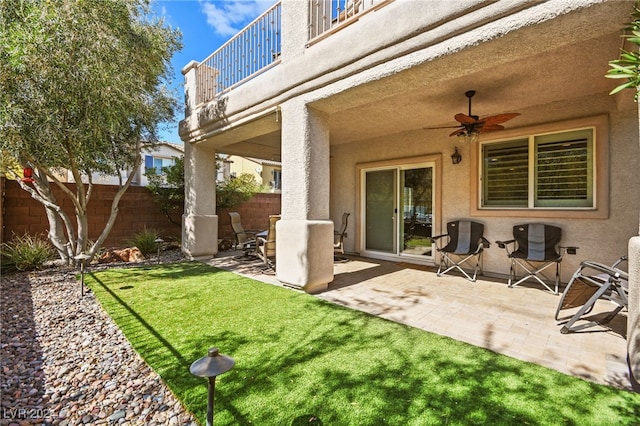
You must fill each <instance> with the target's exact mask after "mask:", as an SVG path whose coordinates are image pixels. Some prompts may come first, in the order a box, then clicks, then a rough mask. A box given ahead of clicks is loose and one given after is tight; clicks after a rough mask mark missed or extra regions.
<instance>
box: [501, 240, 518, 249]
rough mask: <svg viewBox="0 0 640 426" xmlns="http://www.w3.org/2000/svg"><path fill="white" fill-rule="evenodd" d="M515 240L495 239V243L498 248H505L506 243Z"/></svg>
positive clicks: (511, 242)
mask: <svg viewBox="0 0 640 426" xmlns="http://www.w3.org/2000/svg"><path fill="white" fill-rule="evenodd" d="M515 242H516V240H506V241H496V244H497V245H498V247H500V248H507V245H509V244H513V243H515Z"/></svg>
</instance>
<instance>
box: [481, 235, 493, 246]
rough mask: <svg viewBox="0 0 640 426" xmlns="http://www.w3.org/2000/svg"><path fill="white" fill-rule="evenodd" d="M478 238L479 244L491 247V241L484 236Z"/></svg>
mask: <svg viewBox="0 0 640 426" xmlns="http://www.w3.org/2000/svg"><path fill="white" fill-rule="evenodd" d="M480 239H481V240H482V243H481V245H482V247H483V248H489V247H491V243H490V242H489V240H487V239H486V238H485V237H481V238H480Z"/></svg>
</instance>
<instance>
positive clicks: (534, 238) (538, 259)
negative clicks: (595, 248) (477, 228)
mask: <svg viewBox="0 0 640 426" xmlns="http://www.w3.org/2000/svg"><path fill="white" fill-rule="evenodd" d="M561 239H562V229H561V228H559V227H557V226H553V225H547V224H544V223H528V224H523V225H516V226H514V227H513V239H511V240H506V241H496V244H498V247H500V248H503V249H505V250H506V251H507V256H508V258H509V259H510V261H511V267H510V270H509V282H508V286H509V287H515V286H517V285H519V284H522V283H523V282H525V281H527V280H529V279H531V278H533V279H535V280H536V281H538V282H539V283H540V284H542V285H543V286H544V287H545V288H546V289H547V290H549V291H550V292H552V293H553V294H558V286H559V285H560V271H561V269H560V265H561V263H562V258H563V257H564V254H565V252H566V253H568V254H576V250H577V249H578V247H573V246H567V247H563V246H560V240H561ZM510 246H511V248H510ZM553 266H555V270H556V275H555V278H554V279H551V278H549V277H548V276H547V275H546V274H545V272H546V270H547V269H548V268H550V267H553ZM518 268H520V269H523V270H524V272H525V274H524V276H523V277H522V278H520V279H518ZM545 280H546V282H545ZM547 282H553V283H554V286H555V288H554V289H553V290H552V289H551V287H549V285H548V284H547Z"/></svg>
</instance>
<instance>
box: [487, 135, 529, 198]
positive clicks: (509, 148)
mask: <svg viewBox="0 0 640 426" xmlns="http://www.w3.org/2000/svg"><path fill="white" fill-rule="evenodd" d="M483 182H484V185H483V186H484V191H483V192H484V194H483V204H484V205H485V206H509V207H515V206H524V207H526V206H527V202H528V192H529V148H528V141H527V140H526V139H525V140H521V141H515V142H510V143H508V144H496V145H485V147H484V176H483Z"/></svg>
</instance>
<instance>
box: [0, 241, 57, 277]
mask: <svg viewBox="0 0 640 426" xmlns="http://www.w3.org/2000/svg"><path fill="white" fill-rule="evenodd" d="M54 253H55V251H54V250H53V247H51V244H49V242H48V241H47V240H46V239H44V238H41V237H38V236H35V237H32V236H30V235H28V234H24V235H23V236H19V235H14V236H13V239H12V240H11V241H10V242H8V243H5V244H2V269H5V268H6V269H7V270H12V269H17V270H18V271H30V270H33V269H40V268H41V267H42V265H44V263H45V262H46V261H47V260H50V259H51V258H52V257H53V256H54Z"/></svg>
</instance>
